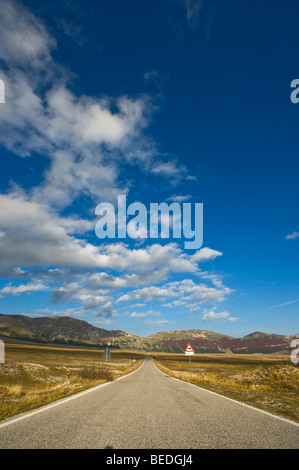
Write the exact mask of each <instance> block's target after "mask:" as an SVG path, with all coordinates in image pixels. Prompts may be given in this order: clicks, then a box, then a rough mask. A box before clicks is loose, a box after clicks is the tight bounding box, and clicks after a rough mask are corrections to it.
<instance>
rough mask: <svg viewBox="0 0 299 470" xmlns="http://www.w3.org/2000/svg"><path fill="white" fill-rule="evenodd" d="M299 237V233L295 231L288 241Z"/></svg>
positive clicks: (287, 238)
mask: <svg viewBox="0 0 299 470" xmlns="http://www.w3.org/2000/svg"><path fill="white" fill-rule="evenodd" d="M298 237H299V232H296V231H294V232H292V233H290V234H289V235H287V236H286V240H295V239H296V238H298Z"/></svg>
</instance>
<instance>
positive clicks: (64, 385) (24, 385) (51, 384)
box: [0, 344, 145, 420]
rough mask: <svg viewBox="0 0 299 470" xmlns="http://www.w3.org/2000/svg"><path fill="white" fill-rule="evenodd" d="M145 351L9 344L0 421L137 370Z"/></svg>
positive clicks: (2, 370)
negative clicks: (106, 353) (106, 355)
mask: <svg viewBox="0 0 299 470" xmlns="http://www.w3.org/2000/svg"><path fill="white" fill-rule="evenodd" d="M144 357H145V354H142V353H138V352H129V351H119V350H118V351H113V350H112V351H111V358H110V359H108V360H107V364H106V361H105V359H104V358H103V351H100V350H92V349H76V348H63V347H52V346H51V347H50V346H49V347H45V346H35V345H20V344H18V345H17V344H6V345H5V363H4V364H0V420H3V419H5V418H8V417H11V416H13V415H16V414H19V413H22V412H24V411H28V410H31V409H33V408H37V407H38V406H41V405H45V404H47V403H50V402H51V401H53V400H57V399H60V398H64V397H66V396H69V395H71V394H73V393H77V392H80V391H82V390H85V389H87V388H90V387H93V386H95V385H98V384H100V383H103V382H106V381H111V380H114V379H116V378H117V377H120V376H121V375H124V374H127V373H129V372H132V371H133V370H135V369H136V368H137V367H139V365H140V364H141V362H142V361H143V359H144Z"/></svg>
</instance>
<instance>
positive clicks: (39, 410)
mask: <svg viewBox="0 0 299 470" xmlns="http://www.w3.org/2000/svg"><path fill="white" fill-rule="evenodd" d="M144 363H145V359H144V360H143V362H142V364H141V365H140V366H139V367H138V369H136V370H133V372H129V373H128V374H126V375H122V376H121V377H118V378H117V379H115V380H112V381H111V382H105V383H103V384H99V385H96V386H95V387H91V388H88V389H87V390H83V391H82V392H78V393H74V395H71V396H69V397H66V398H61V399H60V400H57V401H54V402H52V403H49V404H48V405H43V406H41V407H40V408H36V409H35V410H32V411H27V412H24V413H22V414H20V415H17V416H16V417H15V418H13V417H12V418H7V421H4V422H2V423H1V422H0V429H1V428H5V427H6V426H9V425H10V424H13V423H16V422H17V421H22V420H23V419H26V418H30V417H31V416H33V415H36V414H38V413H42V412H43V411H47V410H49V409H50V408H54V407H55V406H58V405H62V404H64V403H66V402H68V401H71V400H74V399H75V398H79V397H81V396H82V395H85V394H86V393H90V392H94V391H95V390H97V389H99V388H101V387H105V386H106V385H111V384H113V383H115V382H117V381H118V380H121V379H124V378H125V377H128V376H129V375H131V374H135V372H137V371H138V370H139V369H141V367H142V366H143V365H144Z"/></svg>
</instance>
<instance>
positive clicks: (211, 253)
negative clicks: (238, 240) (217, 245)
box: [192, 247, 223, 262]
mask: <svg viewBox="0 0 299 470" xmlns="http://www.w3.org/2000/svg"><path fill="white" fill-rule="evenodd" d="M222 255H223V253H221V251H216V250H212V249H211V248H208V247H204V248H201V249H200V250H198V251H197V252H196V253H195V254H194V255H193V256H192V259H193V260H194V261H196V262H202V261H209V260H213V259H215V258H217V257H218V256H222Z"/></svg>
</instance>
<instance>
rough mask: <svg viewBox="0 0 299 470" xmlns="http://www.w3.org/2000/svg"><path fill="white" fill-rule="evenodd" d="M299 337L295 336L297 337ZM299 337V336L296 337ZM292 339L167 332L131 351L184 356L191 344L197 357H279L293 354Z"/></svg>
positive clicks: (213, 333) (142, 342)
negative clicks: (188, 345) (225, 354)
mask: <svg viewBox="0 0 299 470" xmlns="http://www.w3.org/2000/svg"><path fill="white" fill-rule="evenodd" d="M295 336H296V335H294V337H295ZM297 336H298V337H299V335H297ZM291 340H292V337H289V336H283V335H276V334H267V333H260V332H255V333H252V334H250V335H247V336H244V337H243V338H233V337H231V336H226V335H222V334H219V333H215V332H212V331H208V330H182V331H169V332H168V331H165V332H160V333H156V334H154V335H151V336H148V337H147V338H141V339H137V341H136V342H134V344H132V348H134V349H135V348H136V349H145V350H147V351H155V352H159V351H160V352H173V353H183V352H184V351H185V349H186V346H187V344H188V343H191V346H192V347H193V349H194V351H195V353H198V354H202V353H210V354H211V353H236V354H238V353H239V354H240V353H243V354H244V353H267V354H269V353H276V352H282V351H288V350H290V343H291Z"/></svg>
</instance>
